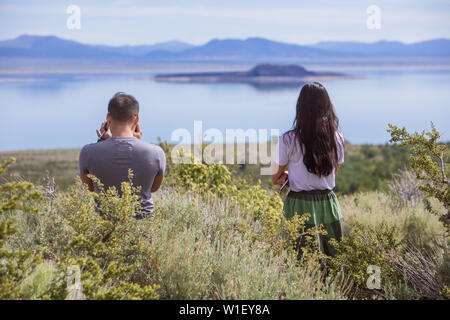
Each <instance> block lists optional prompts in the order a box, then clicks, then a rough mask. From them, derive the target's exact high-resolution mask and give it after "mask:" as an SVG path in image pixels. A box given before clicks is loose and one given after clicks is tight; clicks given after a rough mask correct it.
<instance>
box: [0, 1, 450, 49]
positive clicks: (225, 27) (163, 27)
mask: <svg viewBox="0 0 450 320" xmlns="http://www.w3.org/2000/svg"><path fill="white" fill-rule="evenodd" d="M70 5H77V6H78V7H79V8H80V10H81V15H80V18H81V19H80V21H81V28H80V29H72V30H70V29H68V28H67V25H66V21H67V19H68V18H69V14H68V13H67V12H66V11H67V8H68V7H69V6H70ZM371 5H376V6H377V7H378V8H379V10H380V11H379V12H380V20H379V21H380V29H369V28H368V27H367V24H366V22H367V19H369V18H370V14H369V13H367V8H368V7H369V6H371ZM21 34H37V35H56V36H59V37H62V38H66V39H72V40H76V41H80V42H83V43H96V44H108V45H117V46H118V45H127V44H128V45H137V44H153V43H157V42H164V41H169V40H180V41H185V42H189V43H192V44H196V45H199V44H203V43H206V42H207V41H209V40H211V39H214V38H219V39H224V38H233V39H245V38H248V37H264V38H267V39H272V40H277V41H283V42H290V43H297V44H313V43H317V42H319V41H363V42H374V41H378V40H398V41H403V42H406V43H411V42H417V41H422V40H429V39H435V38H450V1H448V0H428V1H424V0H370V1H368V0H354V1H345V0H341V1H328V0H327V1H325V0H315V1H301V0H270V1H267V0H227V1H218V0H192V1H191V0H183V1H181V0H178V1H176V0H111V1H105V0H90V1H87V0H69V1H67V0H58V1H54V0H52V1H48V0H40V1H38V0H0V39H1V40H4V39H11V38H14V37H16V36H19V35H21Z"/></svg>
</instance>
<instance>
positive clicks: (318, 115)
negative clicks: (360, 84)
mask: <svg viewBox="0 0 450 320" xmlns="http://www.w3.org/2000/svg"><path fill="white" fill-rule="evenodd" d="M338 127H339V120H338V118H337V117H336V114H335V112H334V107H333V104H332V103H331V100H330V97H329V96H328V92H327V90H326V89H325V87H324V86H323V85H321V84H320V83H318V82H313V83H308V84H306V85H304V86H303V88H302V90H301V92H300V96H299V97H298V100H297V110H296V116H295V120H294V125H293V129H292V130H289V131H287V132H286V133H284V134H283V135H282V136H281V137H280V140H279V143H278V150H277V152H276V154H275V163H276V164H277V165H278V166H277V171H276V173H275V174H273V175H272V182H273V183H274V184H277V185H280V186H281V185H283V183H284V182H286V180H287V179H289V182H288V183H289V188H290V190H291V191H290V192H289V194H288V195H287V197H286V200H285V201H284V216H285V217H286V218H287V219H291V218H292V217H293V216H294V215H295V214H299V215H302V214H304V213H309V214H310V215H311V217H310V218H309V220H308V221H307V225H308V226H315V225H319V224H321V225H323V226H324V228H325V230H326V231H327V235H320V236H319V238H318V240H319V248H320V250H321V251H322V252H324V253H325V254H327V255H329V256H332V255H334V254H335V253H336V251H335V249H334V248H333V247H332V246H331V245H330V243H329V240H330V239H331V238H335V239H337V240H338V241H339V240H340V239H341V237H342V215H341V211H340V208H339V202H338V200H337V198H336V195H335V194H334V192H333V188H334V186H335V175H336V173H337V171H338V170H339V166H340V164H342V163H343V162H344V138H343V136H342V134H341V133H339V131H338ZM286 168H287V169H288V171H286ZM288 172H289V174H288Z"/></svg>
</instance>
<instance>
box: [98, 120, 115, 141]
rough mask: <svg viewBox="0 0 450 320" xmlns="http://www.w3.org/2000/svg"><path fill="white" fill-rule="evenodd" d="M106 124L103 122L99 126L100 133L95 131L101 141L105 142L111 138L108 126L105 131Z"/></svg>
mask: <svg viewBox="0 0 450 320" xmlns="http://www.w3.org/2000/svg"><path fill="white" fill-rule="evenodd" d="M106 124H107V122H106V121H104V122H102V125H101V126H100V131H98V129H97V130H96V131H97V136H98V137H99V138H100V139H102V140H106V139H109V138H111V137H112V133H111V129H110V128H109V126H108V130H105V126H106Z"/></svg>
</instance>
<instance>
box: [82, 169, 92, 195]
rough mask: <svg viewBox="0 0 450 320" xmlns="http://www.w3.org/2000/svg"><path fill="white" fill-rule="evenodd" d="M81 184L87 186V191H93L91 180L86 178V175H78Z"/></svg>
mask: <svg viewBox="0 0 450 320" xmlns="http://www.w3.org/2000/svg"><path fill="white" fill-rule="evenodd" d="M80 178H81V182H83V183H84V184H86V185H87V186H88V189H89V191H91V192H93V191H94V183H93V182H92V180H91V179H90V178H89V177H88V176H87V174H84V173H80Z"/></svg>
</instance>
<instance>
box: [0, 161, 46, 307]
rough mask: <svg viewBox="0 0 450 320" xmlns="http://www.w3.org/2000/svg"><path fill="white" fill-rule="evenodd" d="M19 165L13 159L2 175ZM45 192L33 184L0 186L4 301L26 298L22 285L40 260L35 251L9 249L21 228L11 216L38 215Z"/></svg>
mask: <svg viewBox="0 0 450 320" xmlns="http://www.w3.org/2000/svg"><path fill="white" fill-rule="evenodd" d="M14 162H15V159H9V160H7V161H4V162H3V163H2V164H0V175H1V174H3V173H4V172H5V170H6V168H7V167H8V166H9V165H10V164H12V163H14ZM40 198H41V193H40V192H39V191H38V190H36V189H35V187H34V185H33V184H32V183H29V182H6V183H3V184H1V185H0V299H18V298H21V297H22V294H21V291H20V284H21V283H22V281H23V280H24V279H25V278H26V277H27V276H28V275H29V274H31V273H32V272H33V270H34V269H35V267H36V265H37V264H38V262H39V261H40V257H39V256H38V255H34V254H33V252H32V251H31V250H27V249H24V248H23V247H20V248H19V249H16V250H11V249H9V248H8V247H7V241H8V238H9V237H11V236H12V235H14V234H15V233H16V232H17V231H18V229H17V227H16V225H15V224H16V222H17V219H16V218H15V217H10V216H8V214H9V213H11V212H13V211H23V212H26V213H35V212H36V211H37V204H36V202H37V201H38V200H39V199H40Z"/></svg>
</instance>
